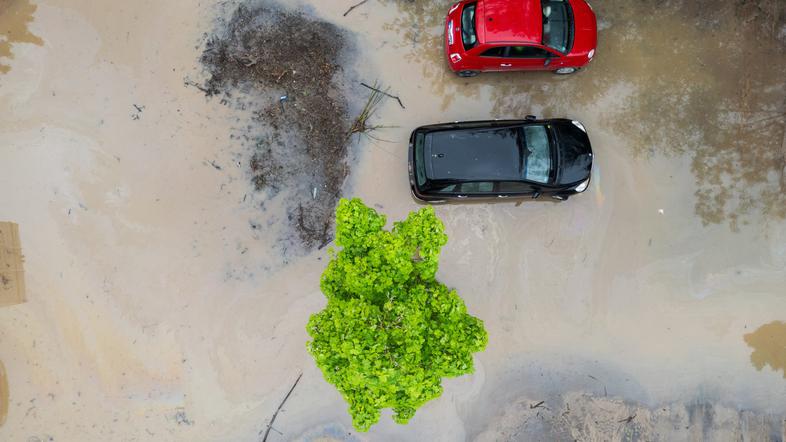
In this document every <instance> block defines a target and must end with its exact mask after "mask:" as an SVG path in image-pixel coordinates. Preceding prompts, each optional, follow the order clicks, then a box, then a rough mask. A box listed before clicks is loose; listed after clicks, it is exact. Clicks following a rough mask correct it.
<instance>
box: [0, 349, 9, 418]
mask: <svg viewBox="0 0 786 442" xmlns="http://www.w3.org/2000/svg"><path fill="white" fill-rule="evenodd" d="M6 416H8V379H6V377H5V366H4V365H3V362H2V361H0V426H3V424H4V423H5V419H6Z"/></svg>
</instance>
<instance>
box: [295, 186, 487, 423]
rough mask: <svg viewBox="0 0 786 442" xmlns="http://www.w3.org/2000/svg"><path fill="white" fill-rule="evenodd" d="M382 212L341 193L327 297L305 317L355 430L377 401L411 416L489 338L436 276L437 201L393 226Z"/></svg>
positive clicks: (467, 368)
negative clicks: (389, 227)
mask: <svg viewBox="0 0 786 442" xmlns="http://www.w3.org/2000/svg"><path fill="white" fill-rule="evenodd" d="M385 222H386V219H385V216H384V215H380V214H378V213H377V212H376V211H375V210H374V209H372V208H370V207H367V206H366V205H364V204H363V202H362V201H361V200H359V199H357V198H356V199H352V200H347V199H342V200H341V201H340V202H339V205H338V207H337V209H336V244H337V245H338V246H339V247H341V249H339V250H333V251H331V252H330V253H329V256H330V258H331V259H330V262H329V263H328V265H327V268H326V269H325V271H324V273H323V274H322V278H321V282H320V287H321V289H322V292H323V293H324V294H325V297H326V298H327V300H328V303H327V306H326V307H325V309H324V310H322V311H321V312H318V313H315V314H314V315H312V316H311V318H310V319H309V321H308V324H307V326H306V330H307V332H308V334H309V336H311V338H312V340H311V341H309V342H308V343H307V344H306V348H307V349H308V351H309V353H311V355H312V356H313V357H314V360H315V362H316V364H317V366H318V367H319V368H320V369H321V370H322V373H323V375H324V376H325V379H326V380H327V381H328V382H330V383H331V384H333V385H334V386H335V387H336V389H337V390H338V391H339V392H340V393H341V394H342V396H343V397H344V399H345V400H346V401H347V403H348V404H349V413H350V414H351V415H352V422H353V425H354V426H355V428H357V429H358V430H359V431H367V430H368V429H369V428H370V427H371V426H372V425H373V424H375V423H376V422H377V421H378V420H379V416H380V410H381V409H383V408H392V409H393V411H394V416H393V419H394V420H395V421H396V422H398V423H402V424H403V423H406V422H407V421H409V419H411V418H412V416H414V414H415V411H416V410H417V409H418V408H419V407H421V406H422V405H423V404H425V403H426V402H428V401H429V400H431V399H434V398H436V397H439V396H440V395H441V394H442V385H441V378H442V377H452V376H460V375H463V374H467V373H471V372H472V371H473V370H474V367H473V362H472V353H474V352H478V351H482V350H483V349H484V348H485V347H486V343H487V342H488V334H487V333H486V330H485V329H484V327H483V321H481V320H480V319H478V318H475V317H473V316H470V315H468V314H467V309H466V306H465V305H464V302H463V301H462V299H461V298H460V297H459V296H458V294H457V293H456V291H455V290H449V289H448V288H447V287H446V286H445V285H444V284H442V283H440V282H439V281H437V280H436V279H435V277H434V276H435V275H436V272H437V269H438V266H439V262H438V261H439V253H440V250H441V248H442V246H444V245H445V244H446V243H447V235H445V233H444V226H443V224H442V222H441V221H440V220H439V218H437V216H436V214H435V213H434V209H433V208H431V207H425V208H423V209H420V210H419V211H417V212H412V213H410V214H409V216H408V217H407V219H406V220H404V221H399V222H396V223H394V225H393V229H392V230H391V231H386V230H384V226H385Z"/></svg>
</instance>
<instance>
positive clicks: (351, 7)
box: [344, 0, 368, 17]
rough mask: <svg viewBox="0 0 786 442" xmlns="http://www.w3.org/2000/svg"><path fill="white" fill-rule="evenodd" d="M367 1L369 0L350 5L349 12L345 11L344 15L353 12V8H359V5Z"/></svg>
mask: <svg viewBox="0 0 786 442" xmlns="http://www.w3.org/2000/svg"><path fill="white" fill-rule="evenodd" d="M367 1H368V0H363V1H362V2H360V3H357V4H354V5H352V6H350V7H349V9H347V12H345V13H344V17H346V16H347V14H349V13H350V12H352V10H353V9H355V8H357V7H358V6H360V5H362V4H363V3H366V2H367Z"/></svg>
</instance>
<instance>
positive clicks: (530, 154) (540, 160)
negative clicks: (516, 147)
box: [522, 125, 551, 183]
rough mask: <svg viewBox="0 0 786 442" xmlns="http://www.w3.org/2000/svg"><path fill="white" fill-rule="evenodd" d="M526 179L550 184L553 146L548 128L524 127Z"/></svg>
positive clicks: (539, 126) (538, 126)
mask: <svg viewBox="0 0 786 442" xmlns="http://www.w3.org/2000/svg"><path fill="white" fill-rule="evenodd" d="M524 139H525V140H526V141H525V143H526V145H525V150H524V155H523V157H524V171H523V172H524V176H523V177H522V178H524V179H525V180H529V181H535V182H537V183H548V182H549V177H550V176H551V146H550V144H549V135H548V131H547V129H546V126H542V125H532V126H524Z"/></svg>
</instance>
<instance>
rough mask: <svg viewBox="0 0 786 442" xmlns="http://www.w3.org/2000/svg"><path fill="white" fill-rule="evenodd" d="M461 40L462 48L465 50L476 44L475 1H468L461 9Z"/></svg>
mask: <svg viewBox="0 0 786 442" xmlns="http://www.w3.org/2000/svg"><path fill="white" fill-rule="evenodd" d="M461 42H462V43H464V50H467V51H468V50H470V49H472V48H474V47H475V45H477V44H478V37H477V34H476V33H475V3H470V4H469V5H467V6H465V7H464V10H463V11H461Z"/></svg>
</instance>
